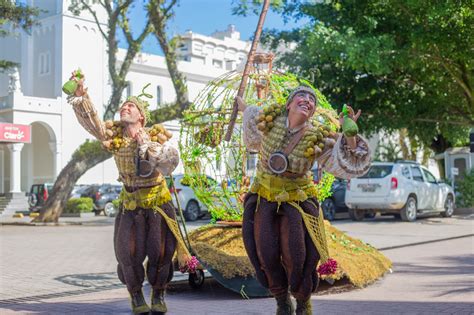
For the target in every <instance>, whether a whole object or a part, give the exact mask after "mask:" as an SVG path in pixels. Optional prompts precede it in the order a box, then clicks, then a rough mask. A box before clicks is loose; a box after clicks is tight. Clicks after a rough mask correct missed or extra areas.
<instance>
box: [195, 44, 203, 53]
mask: <svg viewBox="0 0 474 315" xmlns="http://www.w3.org/2000/svg"><path fill="white" fill-rule="evenodd" d="M194 50H195V51H196V52H200V53H202V44H200V43H194Z"/></svg>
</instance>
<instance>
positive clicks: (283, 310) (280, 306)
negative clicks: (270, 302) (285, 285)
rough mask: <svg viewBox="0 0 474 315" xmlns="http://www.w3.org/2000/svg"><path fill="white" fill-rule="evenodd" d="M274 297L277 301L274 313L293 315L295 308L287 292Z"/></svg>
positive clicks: (277, 314)
mask: <svg viewBox="0 0 474 315" xmlns="http://www.w3.org/2000/svg"><path fill="white" fill-rule="evenodd" d="M275 299H276V301H277V310H276V315H293V313H294V311H295V309H294V307H293V303H291V298H290V295H289V294H287V295H282V296H279V297H275Z"/></svg>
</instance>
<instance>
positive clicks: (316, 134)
mask: <svg viewBox="0 0 474 315" xmlns="http://www.w3.org/2000/svg"><path fill="white" fill-rule="evenodd" d="M312 125H313V128H311V129H308V130H307V131H306V134H305V136H304V137H303V144H304V145H305V147H306V149H305V151H304V156H305V157H306V158H308V159H312V158H318V157H319V156H320V155H321V154H322V153H323V151H324V149H325V148H326V147H329V148H332V147H333V146H334V144H335V143H336V139H337V133H335V132H334V131H332V130H331V128H330V127H329V126H327V125H324V124H321V123H320V122H318V121H317V120H313V121H312Z"/></svg>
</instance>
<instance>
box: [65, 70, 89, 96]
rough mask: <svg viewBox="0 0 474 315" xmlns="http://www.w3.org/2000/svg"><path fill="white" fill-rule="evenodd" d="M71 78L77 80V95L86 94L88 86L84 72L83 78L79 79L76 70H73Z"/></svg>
mask: <svg viewBox="0 0 474 315" xmlns="http://www.w3.org/2000/svg"><path fill="white" fill-rule="evenodd" d="M69 80H74V81H76V82H77V89H76V92H75V93H74V95H75V96H83V95H84V94H86V92H87V88H85V87H84V80H85V76H84V74H82V78H80V79H78V78H77V76H76V72H75V71H73V72H72V75H71V77H70V78H69Z"/></svg>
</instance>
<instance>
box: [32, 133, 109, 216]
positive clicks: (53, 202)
mask: <svg viewBox="0 0 474 315" xmlns="http://www.w3.org/2000/svg"><path fill="white" fill-rule="evenodd" d="M111 156H112V155H111V154H110V153H109V152H107V151H105V150H104V149H102V148H101V145H100V143H99V141H92V142H89V141H86V142H85V143H83V144H82V145H81V146H80V147H79V149H77V150H76V152H74V154H73V156H72V159H71V160H70V161H69V162H68V163H67V165H66V166H65V167H64V168H63V169H62V171H61V173H59V176H58V178H57V179H56V181H55V183H54V186H53V190H52V192H51V194H50V196H49V198H48V200H47V201H46V204H45V205H44V207H43V208H42V209H41V212H40V215H39V216H38V217H37V218H35V219H34V220H33V222H58V220H59V216H60V215H61V213H62V212H63V209H64V207H65V206H66V202H67V201H68V199H69V196H70V195H71V192H72V189H73V188H74V185H75V184H76V182H77V180H78V179H79V178H80V177H81V176H82V175H83V174H84V173H85V172H87V171H88V170H89V169H90V168H91V167H94V166H95V165H97V164H99V163H100V162H103V161H105V160H107V159H108V158H110V157H111Z"/></svg>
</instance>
